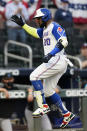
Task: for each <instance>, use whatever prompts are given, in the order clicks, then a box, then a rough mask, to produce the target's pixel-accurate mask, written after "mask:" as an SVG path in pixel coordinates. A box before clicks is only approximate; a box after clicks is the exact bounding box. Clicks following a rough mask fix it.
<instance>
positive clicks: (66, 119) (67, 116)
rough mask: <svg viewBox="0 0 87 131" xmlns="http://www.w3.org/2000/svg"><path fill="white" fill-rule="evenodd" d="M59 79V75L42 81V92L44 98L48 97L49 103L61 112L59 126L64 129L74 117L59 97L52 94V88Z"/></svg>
mask: <svg viewBox="0 0 87 131" xmlns="http://www.w3.org/2000/svg"><path fill="white" fill-rule="evenodd" d="M60 77H61V73H60V74H58V75H55V76H53V77H50V78H48V79H46V80H44V92H45V95H46V97H49V100H50V101H51V103H52V104H55V105H56V106H57V107H58V109H59V110H60V111H61V114H62V115H63V117H64V120H63V122H62V124H61V125H60V126H61V127H62V128H64V127H65V126H66V125H67V124H68V123H69V122H70V121H71V120H72V119H73V118H74V116H75V115H74V114H72V113H71V112H70V111H68V110H67V109H66V107H65V106H64V104H63V102H62V100H61V97H60V96H59V95H58V94H57V93H55V92H54V86H55V87H56V82H58V80H59V78H60ZM46 86H47V88H46ZM52 90H53V91H52Z"/></svg>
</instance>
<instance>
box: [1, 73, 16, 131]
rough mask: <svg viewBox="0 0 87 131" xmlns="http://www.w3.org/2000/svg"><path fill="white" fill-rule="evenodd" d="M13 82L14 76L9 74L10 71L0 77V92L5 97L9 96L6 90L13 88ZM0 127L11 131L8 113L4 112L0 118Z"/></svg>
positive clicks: (4, 130)
mask: <svg viewBox="0 0 87 131" xmlns="http://www.w3.org/2000/svg"><path fill="white" fill-rule="evenodd" d="M13 82H14V78H13V76H12V75H11V73H7V74H6V75H5V76H3V78H2V83H3V87H1V88H0V92H3V93H4V94H5V97H6V99H8V98H9V93H8V90H13V89H14V88H13V87H12V83H13ZM2 114H3V113H2ZM0 117H1V116H0ZM0 127H1V129H2V131H12V124H11V121H10V115H7V112H5V113H4V116H3V117H1V118H0Z"/></svg>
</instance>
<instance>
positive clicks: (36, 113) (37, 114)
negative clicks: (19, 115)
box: [32, 104, 50, 118]
mask: <svg viewBox="0 0 87 131" xmlns="http://www.w3.org/2000/svg"><path fill="white" fill-rule="evenodd" d="M48 112H50V108H49V106H48V105H47V104H44V105H43V108H38V109H37V110H36V111H34V112H33V113H32V116H33V117H34V118H37V117H40V116H43V115H44V114H47V113H48Z"/></svg>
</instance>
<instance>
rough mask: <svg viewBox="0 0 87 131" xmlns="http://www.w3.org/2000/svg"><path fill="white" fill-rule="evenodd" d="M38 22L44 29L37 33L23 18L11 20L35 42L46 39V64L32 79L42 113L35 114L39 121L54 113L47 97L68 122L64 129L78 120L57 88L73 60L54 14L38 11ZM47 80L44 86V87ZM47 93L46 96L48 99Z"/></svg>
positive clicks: (41, 28)
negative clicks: (57, 91) (69, 57)
mask: <svg viewBox="0 0 87 131" xmlns="http://www.w3.org/2000/svg"><path fill="white" fill-rule="evenodd" d="M34 19H35V20H36V22H37V23H38V24H39V26H40V28H38V29H36V28H33V27H31V26H28V25H27V24H25V22H24V21H23V20H22V17H21V16H20V17H18V16H17V15H14V16H12V17H11V20H12V21H14V22H16V23H17V24H18V25H20V26H21V27H22V28H23V29H24V30H25V31H26V32H28V33H29V34H30V35H32V36H33V37H35V38H43V47H44V58H43V63H42V64H41V65H40V66H38V67H37V68H36V69H35V70H34V71H33V72H32V73H31V75H30V81H31V83H32V85H33V86H34V90H35V95H36V100H37V103H38V107H39V108H38V109H37V110H36V111H34V112H33V114H32V115H33V117H39V116H42V115H43V114H46V113H48V112H49V111H50V109H49V106H48V105H47V104H46V100H45V96H46V97H49V98H50V101H51V102H52V103H53V104H55V105H56V106H57V107H58V108H59V109H60V111H61V113H62V115H63V117H64V119H63V121H62V123H61V125H60V127H61V128H64V127H66V125H67V124H68V123H69V122H70V121H71V120H72V119H73V118H74V117H75V115H74V114H73V113H71V112H69V111H68V110H67V109H66V108H65V106H64V105H63V103H62V101H61V98H60V96H59V95H58V94H57V93H55V91H54V87H56V85H57V82H58V81H59V79H60V77H61V76H62V75H63V74H64V73H65V72H66V69H67V65H68V63H69V60H68V59H67V58H66V56H65V54H64V48H66V46H67V45H68V41H67V37H66V33H65V30H64V29H63V28H62V27H61V26H60V25H59V24H57V23H55V22H53V21H52V15H51V12H50V11H49V10H48V9H46V8H40V9H38V10H37V11H36V15H35V16H34ZM42 80H43V84H42ZM44 93H45V95H44Z"/></svg>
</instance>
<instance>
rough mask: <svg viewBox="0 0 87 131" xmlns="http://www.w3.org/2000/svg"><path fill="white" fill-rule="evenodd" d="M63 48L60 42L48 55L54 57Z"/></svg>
mask: <svg viewBox="0 0 87 131" xmlns="http://www.w3.org/2000/svg"><path fill="white" fill-rule="evenodd" d="M63 48H64V46H63V45H62V44H61V43H60V42H58V43H57V44H56V46H55V47H54V49H53V50H52V51H51V52H50V54H51V55H52V56H54V55H55V54H56V53H58V52H60V51H61V50H62V49H63Z"/></svg>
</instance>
